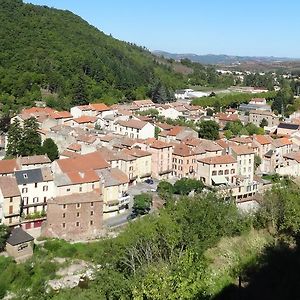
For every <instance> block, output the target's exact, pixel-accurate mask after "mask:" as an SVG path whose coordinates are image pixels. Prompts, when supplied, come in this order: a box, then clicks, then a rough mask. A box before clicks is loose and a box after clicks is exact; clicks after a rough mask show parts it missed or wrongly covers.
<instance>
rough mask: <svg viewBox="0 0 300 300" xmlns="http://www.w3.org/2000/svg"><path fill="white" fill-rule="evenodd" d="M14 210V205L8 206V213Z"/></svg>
mask: <svg viewBox="0 0 300 300" xmlns="http://www.w3.org/2000/svg"><path fill="white" fill-rule="evenodd" d="M13 212H14V207H13V206H12V205H10V206H9V214H10V215H11V214H12V213H13Z"/></svg>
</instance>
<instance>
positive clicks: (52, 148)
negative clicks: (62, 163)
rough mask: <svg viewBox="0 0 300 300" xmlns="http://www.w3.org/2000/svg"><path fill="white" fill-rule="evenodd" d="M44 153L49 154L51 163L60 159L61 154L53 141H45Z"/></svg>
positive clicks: (49, 139)
mask: <svg viewBox="0 0 300 300" xmlns="http://www.w3.org/2000/svg"><path fill="white" fill-rule="evenodd" d="M42 153H44V154H47V155H48V157H49V159H50V160H51V161H54V160H55V159H58V157H59V153H58V148H57V145H56V144H55V142H54V141H53V140H52V139H51V138H48V139H45V140H44V142H43V146H42Z"/></svg>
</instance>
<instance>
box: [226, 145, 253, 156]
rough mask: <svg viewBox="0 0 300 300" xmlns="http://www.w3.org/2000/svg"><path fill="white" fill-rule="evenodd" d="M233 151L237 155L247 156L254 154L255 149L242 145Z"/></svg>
mask: <svg viewBox="0 0 300 300" xmlns="http://www.w3.org/2000/svg"><path fill="white" fill-rule="evenodd" d="M231 149H232V151H233V152H235V153H236V154H237V155H246V154H254V153H255V152H254V151H253V148H250V147H248V146H244V145H240V146H232V147H231Z"/></svg>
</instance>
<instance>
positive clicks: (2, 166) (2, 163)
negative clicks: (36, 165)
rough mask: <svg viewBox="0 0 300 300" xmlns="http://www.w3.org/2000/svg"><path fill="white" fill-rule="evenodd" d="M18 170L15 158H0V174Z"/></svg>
mask: <svg viewBox="0 0 300 300" xmlns="http://www.w3.org/2000/svg"><path fill="white" fill-rule="evenodd" d="M17 170H20V168H19V166H18V163H17V160H16V159H5V160H0V174H8V173H13V172H14V171H17Z"/></svg>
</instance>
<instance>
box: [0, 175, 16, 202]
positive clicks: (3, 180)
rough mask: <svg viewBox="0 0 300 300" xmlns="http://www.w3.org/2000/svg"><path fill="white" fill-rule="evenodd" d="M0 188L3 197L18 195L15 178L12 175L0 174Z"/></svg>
mask: <svg viewBox="0 0 300 300" xmlns="http://www.w3.org/2000/svg"><path fill="white" fill-rule="evenodd" d="M0 190H1V193H2V195H3V197H4V198H7V197H16V196H20V195H21V193H20V190H19V187H18V184H17V180H16V178H14V177H8V176H1V177H0Z"/></svg>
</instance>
